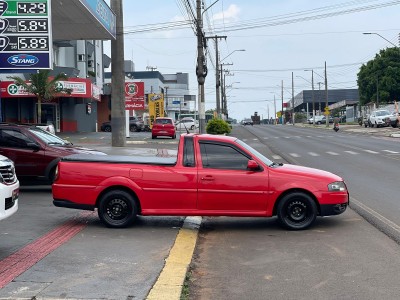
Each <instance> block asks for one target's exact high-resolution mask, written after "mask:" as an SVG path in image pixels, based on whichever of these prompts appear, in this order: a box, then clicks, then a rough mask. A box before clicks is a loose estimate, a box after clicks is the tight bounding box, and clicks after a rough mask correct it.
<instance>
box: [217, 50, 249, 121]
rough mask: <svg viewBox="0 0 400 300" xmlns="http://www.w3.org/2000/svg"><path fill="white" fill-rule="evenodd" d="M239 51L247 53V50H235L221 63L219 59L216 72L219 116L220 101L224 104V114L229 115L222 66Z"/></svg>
mask: <svg viewBox="0 0 400 300" xmlns="http://www.w3.org/2000/svg"><path fill="white" fill-rule="evenodd" d="M237 51H246V50H245V49H237V50H233V51H232V52H231V53H229V54H228V55H227V56H225V57H224V58H223V59H221V60H220V61H219V62H218V59H217V64H216V70H217V72H216V74H217V79H216V80H217V84H216V87H217V88H216V93H217V97H216V98H217V99H216V100H217V113H218V114H219V107H220V100H219V99H221V103H222V105H221V106H222V113H223V114H227V110H226V109H227V107H226V98H225V100H224V93H225V92H224V89H225V83H224V77H223V76H222V72H223V70H222V66H223V65H224V64H223V63H222V62H223V61H224V60H225V59H226V58H227V57H228V56H230V55H232V54H233V53H235V52H237ZM219 66H220V67H221V69H220V70H219V71H218V67H219ZM220 85H221V86H222V88H221V97H220V95H219V93H220V92H219V86H220ZM224 102H225V104H224ZM224 106H225V111H224Z"/></svg>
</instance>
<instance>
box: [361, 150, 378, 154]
mask: <svg viewBox="0 0 400 300" xmlns="http://www.w3.org/2000/svg"><path fill="white" fill-rule="evenodd" d="M364 151H365V152H368V153H371V154H378V153H379V152H376V151H372V150H364Z"/></svg>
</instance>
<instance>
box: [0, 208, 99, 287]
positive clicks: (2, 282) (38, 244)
mask: <svg viewBox="0 0 400 300" xmlns="http://www.w3.org/2000/svg"><path fill="white" fill-rule="evenodd" d="M92 215H94V212H83V213H81V214H80V215H79V216H78V217H75V218H74V219H72V220H70V221H67V222H65V223H64V224H63V225H61V226H59V227H57V228H56V229H54V230H52V231H50V232H49V233H47V234H45V235H43V236H41V237H40V238H38V239H37V240H36V241H34V242H32V243H30V244H28V245H26V246H25V247H23V248H22V249H20V250H18V251H17V252H15V253H13V254H11V255H10V256H8V257H6V258H5V259H3V260H1V261H0V289H2V288H3V287H4V286H6V285H7V284H9V283H10V282H11V281H13V280H14V278H16V277H17V276H19V275H21V274H22V273H24V272H25V271H26V270H28V269H29V268H30V267H32V266H33V265H35V264H36V263H37V262H38V261H40V260H42V259H43V258H44V257H46V256H47V255H48V254H50V253H51V252H52V251H54V250H55V249H57V248H58V247H60V246H61V245H63V244H64V243H66V242H68V241H69V240H70V239H72V238H73V237H74V236H75V235H76V234H78V233H79V232H80V231H81V230H82V229H84V228H85V227H86V226H87V222H88V217H91V216H92Z"/></svg>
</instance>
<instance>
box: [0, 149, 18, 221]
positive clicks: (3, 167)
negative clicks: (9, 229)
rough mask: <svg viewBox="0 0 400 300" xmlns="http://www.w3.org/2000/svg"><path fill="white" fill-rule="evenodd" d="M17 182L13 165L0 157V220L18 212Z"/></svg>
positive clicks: (3, 157)
mask: <svg viewBox="0 0 400 300" xmlns="http://www.w3.org/2000/svg"><path fill="white" fill-rule="evenodd" d="M18 195H19V181H18V179H17V176H16V175H15V168H14V163H13V162H12V161H11V160H10V159H8V158H7V157H5V156H3V155H0V220H3V219H5V218H8V217H9V216H11V215H13V214H14V213H16V212H17V210H18Z"/></svg>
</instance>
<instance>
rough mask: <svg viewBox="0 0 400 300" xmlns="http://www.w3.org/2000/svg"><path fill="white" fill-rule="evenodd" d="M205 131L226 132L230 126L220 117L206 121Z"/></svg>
mask: <svg viewBox="0 0 400 300" xmlns="http://www.w3.org/2000/svg"><path fill="white" fill-rule="evenodd" d="M206 132H207V133H209V134H228V133H230V132H231V128H230V126H229V124H228V123H227V122H225V121H224V120H222V119H212V120H210V121H208V123H207V126H206Z"/></svg>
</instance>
